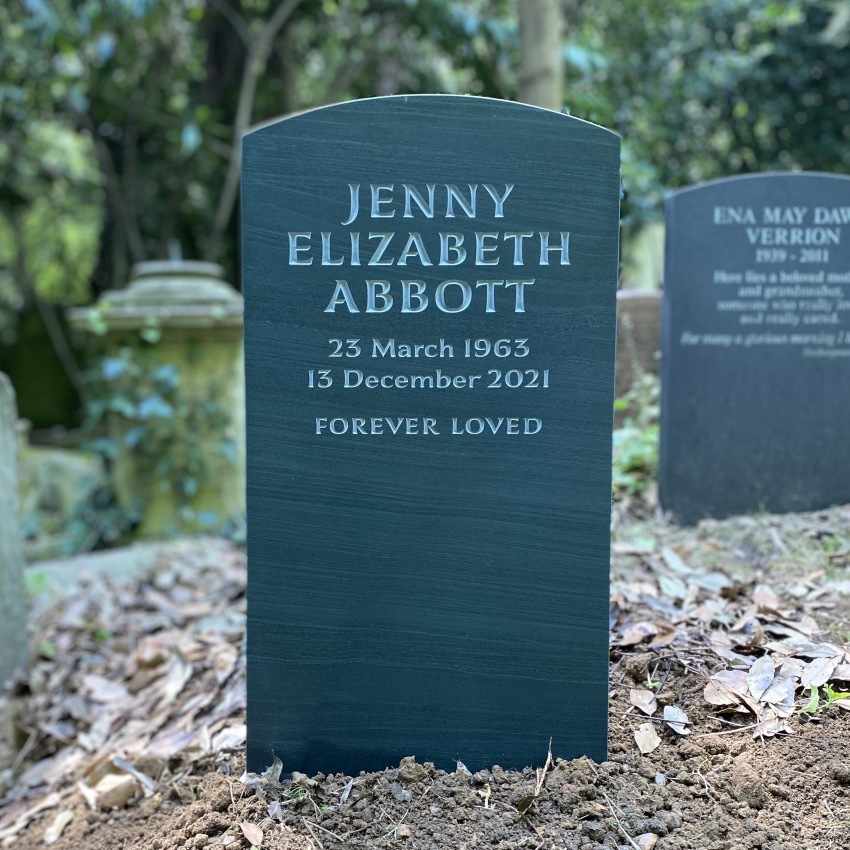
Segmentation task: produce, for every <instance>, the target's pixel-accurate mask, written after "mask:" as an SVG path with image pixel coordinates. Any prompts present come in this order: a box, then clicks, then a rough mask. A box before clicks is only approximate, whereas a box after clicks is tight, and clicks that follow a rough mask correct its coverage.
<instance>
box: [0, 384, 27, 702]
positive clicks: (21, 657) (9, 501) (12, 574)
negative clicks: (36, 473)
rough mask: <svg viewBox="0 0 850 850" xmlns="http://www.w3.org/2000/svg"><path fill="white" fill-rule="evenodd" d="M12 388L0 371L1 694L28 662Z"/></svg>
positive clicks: (15, 409)
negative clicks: (4, 687)
mask: <svg viewBox="0 0 850 850" xmlns="http://www.w3.org/2000/svg"><path fill="white" fill-rule="evenodd" d="M16 423H17V408H16V406H15V391H14V390H13V389H12V384H11V382H10V381H9V379H8V378H7V377H6V376H5V375H4V374H3V373H2V372H0V695H2V693H3V685H4V683H5V682H6V681H8V680H9V679H10V678H11V677H13V676H14V675H15V673H18V672H24V671H25V669H26V663H27V628H26V626H27V621H26V610H27V606H26V596H25V593H24V554H23V540H22V537H21V527H20V522H19V519H18V473H17V470H18V437H17V431H16Z"/></svg>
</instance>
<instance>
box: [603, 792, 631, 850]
mask: <svg viewBox="0 0 850 850" xmlns="http://www.w3.org/2000/svg"><path fill="white" fill-rule="evenodd" d="M602 796H603V797H604V798H605V802H607V803H608V808H609V809H610V810H611V817H612V818H614V820H615V821H616V823H617V826H618V827H620V832H622V833H623V835H625V836H626V840H627V841H628V842H629V844H631V845H632V847H634V848H635V850H640V844H638V843H637V842H636V841H635V840H634V839H633V838H632V837H631V835H629V833H628V832H626V828H625V827H624V826H623V823H622V821H621V820H620V819H619V818H618V817H617V812H615V811H614V810H615V809H616V808H618V807H617V806H615V805H614V803H613V802H612V801H611V798H610V797H609V796H608V794H607V792H605V791H604V790H603V792H602Z"/></svg>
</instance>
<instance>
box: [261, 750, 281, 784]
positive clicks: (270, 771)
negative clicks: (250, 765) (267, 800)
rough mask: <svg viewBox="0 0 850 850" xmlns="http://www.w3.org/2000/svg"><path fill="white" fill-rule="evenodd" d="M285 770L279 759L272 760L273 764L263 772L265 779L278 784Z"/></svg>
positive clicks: (275, 757)
mask: <svg viewBox="0 0 850 850" xmlns="http://www.w3.org/2000/svg"><path fill="white" fill-rule="evenodd" d="M282 770H283V762H282V761H281V760H280V759H279V758H278V757H277V756H274V757H273V758H272V763H271V764H270V765H269V766H268V767H267V768H266V769H265V770H264V771H263V772H262V774H261V775H262V777H263V779H265V780H267V781H268V782H277V781H278V780H279V779H280V774H281V771H282Z"/></svg>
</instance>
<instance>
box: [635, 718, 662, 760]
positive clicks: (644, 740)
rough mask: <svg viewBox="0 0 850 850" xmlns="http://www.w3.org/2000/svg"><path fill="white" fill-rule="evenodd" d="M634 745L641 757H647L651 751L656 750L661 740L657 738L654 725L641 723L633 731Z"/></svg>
mask: <svg viewBox="0 0 850 850" xmlns="http://www.w3.org/2000/svg"><path fill="white" fill-rule="evenodd" d="M635 743H636V744H637V745H638V749H639V750H640V751H641V753H642V754H643V755H648V754H649V753H651V752H652V751H653V750H656V749H658V746H659V745H660V744H661V738H659V737H658V733H657V732H656V731H655V726H654V724H652V723H641V724H640V726H638V728H637V729H636V730H635Z"/></svg>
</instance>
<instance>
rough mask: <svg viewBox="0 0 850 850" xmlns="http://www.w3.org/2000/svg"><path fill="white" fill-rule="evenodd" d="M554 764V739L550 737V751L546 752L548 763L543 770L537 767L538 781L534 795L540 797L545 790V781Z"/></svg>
mask: <svg viewBox="0 0 850 850" xmlns="http://www.w3.org/2000/svg"><path fill="white" fill-rule="evenodd" d="M551 766H552V739H551V738H550V739H549V752H548V753H547V754H546V763H545V764H544V765H543V770H541V769H540V768H537V783H536V784H535V786H534V796H535V797H539V796H540V792H541V791H542V790H543V783H544V782H545V781H546V774H547V773H548V772H549V768H550V767H551Z"/></svg>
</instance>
